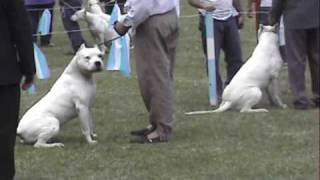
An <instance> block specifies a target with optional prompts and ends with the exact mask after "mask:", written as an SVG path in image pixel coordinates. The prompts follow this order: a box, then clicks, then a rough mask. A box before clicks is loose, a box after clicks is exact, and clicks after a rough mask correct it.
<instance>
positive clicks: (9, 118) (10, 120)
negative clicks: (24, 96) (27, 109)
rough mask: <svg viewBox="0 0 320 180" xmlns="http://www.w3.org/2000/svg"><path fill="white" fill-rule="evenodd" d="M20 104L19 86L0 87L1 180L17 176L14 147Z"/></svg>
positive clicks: (9, 179)
mask: <svg viewBox="0 0 320 180" xmlns="http://www.w3.org/2000/svg"><path fill="white" fill-rule="evenodd" d="M19 103H20V89H19V85H11V86H0V114H1V118H0V143H1V148H0V162H1V163H0V179H1V180H12V179H13V177H14V174H15V165H14V145H15V140H16V128H17V125H18V116H19Z"/></svg>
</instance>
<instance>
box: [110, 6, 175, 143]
mask: <svg viewBox="0 0 320 180" xmlns="http://www.w3.org/2000/svg"><path fill="white" fill-rule="evenodd" d="M177 1H178V0H154V1H150V0H127V2H126V4H125V9H126V10H127V13H128V15H127V16H126V18H125V19H124V21H123V23H121V22H116V24H115V26H114V28H115V30H116V31H117V32H118V34H119V35H125V33H127V32H128V30H129V29H130V28H134V29H136V34H135V39H134V41H135V48H134V51H135V60H136V68H137V75H138V82H139V88H140V91H141V95H142V98H143V101H144V104H145V107H146V109H147V110H148V112H149V123H150V126H149V127H148V128H145V129H142V130H138V131H132V132H131V134H133V135H137V136H136V138H134V139H132V141H131V142H132V143H159V142H167V141H169V140H170V139H171V138H172V133H173V131H172V121H173V97H172V96H173V93H172V91H173V87H172V83H173V82H172V81H173V70H174V64H175V59H176V47H177V40H178V35H179V26H178V12H177V11H178V10H177V9H178V3H177Z"/></svg>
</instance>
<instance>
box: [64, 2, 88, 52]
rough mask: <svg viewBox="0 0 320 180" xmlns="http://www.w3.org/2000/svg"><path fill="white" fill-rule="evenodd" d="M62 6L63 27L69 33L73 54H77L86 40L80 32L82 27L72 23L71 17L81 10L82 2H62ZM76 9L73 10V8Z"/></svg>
mask: <svg viewBox="0 0 320 180" xmlns="http://www.w3.org/2000/svg"><path fill="white" fill-rule="evenodd" d="M60 6H61V18H62V22H63V26H64V28H65V30H66V31H68V37H69V39H70V41H71V46H72V49H73V52H74V53H76V52H77V51H78V49H79V47H80V46H81V44H83V43H85V40H84V39H83V37H82V34H81V32H80V26H79V24H78V23H77V22H74V21H71V19H70V17H71V16H72V15H73V14H74V13H75V11H76V10H79V9H80V7H81V1H80V0H64V1H61V0H60ZM70 6H71V7H74V8H73V9H72V8H71V7H70Z"/></svg>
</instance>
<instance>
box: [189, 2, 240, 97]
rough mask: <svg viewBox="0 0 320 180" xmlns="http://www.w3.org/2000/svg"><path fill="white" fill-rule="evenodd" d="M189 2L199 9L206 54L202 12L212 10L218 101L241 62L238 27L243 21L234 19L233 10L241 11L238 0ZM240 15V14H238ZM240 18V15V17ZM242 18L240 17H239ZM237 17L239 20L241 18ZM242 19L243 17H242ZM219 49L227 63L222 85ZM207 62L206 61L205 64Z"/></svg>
mask: <svg viewBox="0 0 320 180" xmlns="http://www.w3.org/2000/svg"><path fill="white" fill-rule="evenodd" d="M189 4H190V5H191V6H193V7H195V8H198V9H200V12H201V13H200V27H199V29H200V31H201V40H202V46H203V50H204V54H205V55H206V54H207V45H206V28H205V23H204V17H205V16H204V13H205V12H206V11H207V12H212V17H213V21H214V37H215V38H214V43H215V44H214V45H215V49H214V51H215V59H216V61H215V62H216V77H217V95H218V101H219V103H220V101H221V98H222V92H223V87H224V85H228V84H229V82H230V81H231V79H232V78H233V76H234V75H235V74H236V73H237V72H238V70H239V69H240V67H241V66H242V64H243V60H242V50H241V45H240V34H239V31H238V27H241V26H242V25H241V24H238V23H243V21H238V22H237V20H236V17H235V10H236V11H241V9H242V8H241V4H240V2H239V0H218V1H216V0H209V1H201V0H189ZM239 15H241V14H239ZM240 18H241V17H240ZM241 19H242V18H241ZM241 19H239V20H241ZM242 20H243V19H242ZM221 49H222V50H223V51H224V53H225V61H226V63H227V79H226V81H225V83H224V85H223V83H222V78H221V75H220V70H219V58H220V51H221ZM207 63H208V62H207V61H206V64H207Z"/></svg>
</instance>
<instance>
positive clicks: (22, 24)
mask: <svg viewBox="0 0 320 180" xmlns="http://www.w3.org/2000/svg"><path fill="white" fill-rule="evenodd" d="M35 71H36V70H35V64H34V56H33V46H32V35H31V26H30V22H29V21H28V14H27V12H26V10H25V7H24V3H23V1H22V0H1V1H0V179H1V180H12V179H13V178H14V174H15V165H14V145H15V140H16V129H17V125H18V116H19V104H20V81H21V77H22V76H24V77H25V81H24V83H23V85H22V88H23V89H24V90H25V89H27V88H29V87H30V85H31V84H32V82H33V76H34V74H35Z"/></svg>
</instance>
